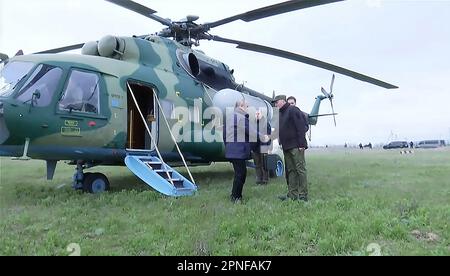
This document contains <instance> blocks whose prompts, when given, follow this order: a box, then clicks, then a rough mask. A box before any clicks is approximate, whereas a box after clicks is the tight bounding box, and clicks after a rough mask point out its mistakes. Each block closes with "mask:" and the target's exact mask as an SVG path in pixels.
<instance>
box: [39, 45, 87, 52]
mask: <svg viewBox="0 0 450 276" xmlns="http://www.w3.org/2000/svg"><path fill="white" fill-rule="evenodd" d="M83 45H84V43H80V44H74V45H69V46H64V47H60V48H55V49H50V50H45V51H41V52H37V53H35V54H56V53H60V52H66V51H71V50H76V49H80V48H83Z"/></svg>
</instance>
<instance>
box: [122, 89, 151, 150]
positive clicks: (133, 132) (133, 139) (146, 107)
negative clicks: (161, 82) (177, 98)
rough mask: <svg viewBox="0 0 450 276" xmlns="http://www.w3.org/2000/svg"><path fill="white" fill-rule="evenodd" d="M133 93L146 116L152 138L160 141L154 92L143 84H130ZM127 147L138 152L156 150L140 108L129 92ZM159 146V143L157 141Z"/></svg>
mask: <svg viewBox="0 0 450 276" xmlns="http://www.w3.org/2000/svg"><path fill="white" fill-rule="evenodd" d="M129 84H130V87H131V89H132V91H133V94H134V97H135V98H136V101H137V102H138V103H139V110H140V111H141V112H142V115H143V116H144V118H145V120H146V123H147V126H148V127H149V129H150V131H151V133H152V136H153V137H154V138H155V139H158V138H157V137H158V134H157V127H158V124H157V118H156V116H155V114H157V113H156V112H155V111H156V105H155V104H156V102H155V99H154V92H153V89H152V88H151V87H150V86H146V85H143V84H141V83H131V82H130V83H129ZM127 103H128V105H127V106H128V109H127V115H128V116H127V117H128V119H127V124H128V127H127V134H128V135H127V147H128V148H129V149H137V150H154V148H155V146H154V144H153V143H152V140H151V137H150V135H149V134H148V132H147V130H146V127H145V125H144V122H143V121H142V118H141V115H140V114H139V110H138V107H137V106H136V104H135V102H134V100H133V97H132V95H131V91H127ZM155 143H156V144H157V143H158V141H155Z"/></svg>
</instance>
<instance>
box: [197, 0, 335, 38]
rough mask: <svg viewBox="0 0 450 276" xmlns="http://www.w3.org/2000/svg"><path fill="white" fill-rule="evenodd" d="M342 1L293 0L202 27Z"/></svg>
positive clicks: (211, 26) (255, 18) (254, 18)
mask: <svg viewBox="0 0 450 276" xmlns="http://www.w3.org/2000/svg"><path fill="white" fill-rule="evenodd" d="M340 1H343V0H292V1H286V2H282V3H278V4H274V5H271V6H266V7H262V8H259V9H255V10H252V11H248V12H245V13H241V14H237V15H234V16H230V17H227V18H224V19H221V20H218V21H215V22H211V23H206V24H204V25H202V26H203V27H204V28H205V29H206V31H207V30H209V29H211V28H214V27H217V26H220V25H224V24H228V23H230V22H233V21H236V20H243V21H245V22H250V21H254V20H259V19H262V18H266V17H269V16H274V15H278V14H283V13H287V12H291V11H295V10H300V9H306V8H311V7H315V6H320V5H325V4H330V3H334V2H340Z"/></svg>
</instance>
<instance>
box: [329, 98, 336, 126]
mask: <svg viewBox="0 0 450 276" xmlns="http://www.w3.org/2000/svg"><path fill="white" fill-rule="evenodd" d="M330 103H331V113H332V114H333V120H334V126H337V125H336V115H335V113H334V106H333V98H330Z"/></svg>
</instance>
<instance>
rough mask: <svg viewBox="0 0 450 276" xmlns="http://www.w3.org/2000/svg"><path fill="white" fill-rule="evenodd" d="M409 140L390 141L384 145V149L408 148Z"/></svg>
mask: <svg viewBox="0 0 450 276" xmlns="http://www.w3.org/2000/svg"><path fill="white" fill-rule="evenodd" d="M408 147H409V145H408V142H406V141H393V142H390V143H389V144H387V145H384V146H383V149H404V148H408Z"/></svg>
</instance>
